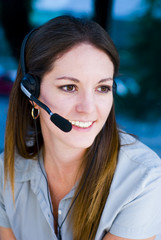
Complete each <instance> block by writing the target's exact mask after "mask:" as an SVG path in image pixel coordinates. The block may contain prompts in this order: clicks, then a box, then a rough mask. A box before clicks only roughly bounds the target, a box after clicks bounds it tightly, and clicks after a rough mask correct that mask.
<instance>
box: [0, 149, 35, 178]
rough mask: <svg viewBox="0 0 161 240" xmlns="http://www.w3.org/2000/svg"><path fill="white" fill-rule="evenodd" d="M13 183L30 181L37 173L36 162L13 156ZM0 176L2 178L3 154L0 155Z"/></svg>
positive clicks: (17, 155) (16, 155)
mask: <svg viewBox="0 0 161 240" xmlns="http://www.w3.org/2000/svg"><path fill="white" fill-rule="evenodd" d="M14 169H15V182H21V181H27V180H29V179H32V178H34V177H35V176H36V174H37V173H39V167H38V162H37V160H33V159H26V158H23V157H22V156H20V155H19V154H17V153H16V154H15V158H14ZM0 174H1V177H3V176H4V153H1V154H0Z"/></svg>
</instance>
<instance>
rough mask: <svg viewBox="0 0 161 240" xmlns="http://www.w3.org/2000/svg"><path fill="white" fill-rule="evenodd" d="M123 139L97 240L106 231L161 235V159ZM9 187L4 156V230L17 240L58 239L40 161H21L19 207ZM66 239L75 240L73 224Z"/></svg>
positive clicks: (0, 194) (61, 213)
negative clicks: (6, 229) (12, 234)
mask: <svg viewBox="0 0 161 240" xmlns="http://www.w3.org/2000/svg"><path fill="white" fill-rule="evenodd" d="M121 139H122V140H121V142H122V146H121V149H120V152H119V159H118V164H117V168H116V171H115V174H114V178H113V181H112V184H111V188H110V193H109V196H108V198H107V201H106V204H105V207H104V210H103V213H102V216H101V219H100V223H99V226H98V230H97V233H96V236H95V240H101V239H102V238H103V236H104V235H105V233H106V232H110V233H112V234H114V235H117V236H120V237H124V238H134V239H143V238H149V237H152V236H154V235H158V234H160V233H161V160H160V158H159V157H158V156H157V155H156V154H155V153H154V152H153V151H152V150H150V149H149V148H148V147H146V146H145V145H144V144H142V143H140V142H139V141H137V140H135V139H134V138H133V137H131V136H129V135H127V134H121ZM41 164H42V166H43V160H42V159H41ZM43 170H44V168H43ZM44 171H45V170H44ZM3 183H4V172H3V154H1V157H0V226H3V227H8V228H12V231H13V232H14V235H15V237H16V240H29V239H30V240H37V239H38V240H46V239H48V240H56V239H57V237H56V235H55V232H54V220H53V216H52V213H51V210H50V204H49V199H48V191H47V184H46V180H45V178H44V176H43V174H42V171H41V170H40V167H39V164H38V161H36V160H31V159H23V158H22V157H21V156H18V155H17V156H16V159H15V205H14V204H13V201H12V193H11V188H10V184H9V183H7V185H6V188H5V190H4V186H3ZM75 188H76V186H75V187H74V188H73V189H72V190H71V191H70V192H69V193H68V194H67V195H66V196H65V197H64V198H63V199H62V200H61V201H60V204H59V208H58V223H59V225H61V223H62V222H63V220H64V218H65V216H66V214H67V211H68V209H69V207H70V204H71V200H72V198H73V195H74V192H75ZM61 234H62V239H63V240H72V228H71V226H70V224H69V222H68V221H67V220H66V221H65V222H64V223H63V225H62V229H61ZM160 239H161V238H160ZM158 240H159V235H158Z"/></svg>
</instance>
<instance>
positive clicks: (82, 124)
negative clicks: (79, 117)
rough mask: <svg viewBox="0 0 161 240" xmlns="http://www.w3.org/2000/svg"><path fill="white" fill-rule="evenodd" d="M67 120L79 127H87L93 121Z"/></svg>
mask: <svg viewBox="0 0 161 240" xmlns="http://www.w3.org/2000/svg"><path fill="white" fill-rule="evenodd" d="M69 122H70V123H71V124H72V125H73V126H76V127H80V128H89V127H90V126H91V125H92V124H93V122H81V121H71V120H69Z"/></svg>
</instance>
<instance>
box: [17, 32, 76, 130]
mask: <svg viewBox="0 0 161 240" xmlns="http://www.w3.org/2000/svg"><path fill="white" fill-rule="evenodd" d="M36 30H37V28H35V29H33V30H31V31H30V32H29V33H28V34H27V35H26V37H25V38H24V40H23V42H22V45H21V52H20V62H21V69H22V75H23V77H22V79H21V83H20V87H21V90H22V92H23V93H24V94H25V95H26V96H27V97H28V98H29V99H30V100H32V101H34V102H35V103H36V104H37V105H38V106H40V107H41V108H43V109H44V110H45V111H46V112H47V113H48V114H49V115H50V120H51V121H52V122H53V123H54V124H55V125H56V126H57V127H58V128H59V129H61V130H62V131H64V132H70V131H71V130H72V124H71V123H70V122H69V121H68V120H67V119H65V118H63V117H62V116H60V115H58V114H57V113H53V112H52V111H51V110H50V109H49V108H48V107H47V106H46V105H45V104H44V103H42V102H41V101H39V100H38V97H39V95H40V79H39V77H37V76H34V75H31V74H29V73H26V64H25V50H26V44H27V42H28V40H29V38H30V37H31V35H32V34H33V33H34V32H35V31H36Z"/></svg>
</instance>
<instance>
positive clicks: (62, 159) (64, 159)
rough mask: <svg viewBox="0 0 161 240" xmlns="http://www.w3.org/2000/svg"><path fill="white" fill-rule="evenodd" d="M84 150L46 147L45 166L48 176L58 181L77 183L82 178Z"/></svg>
mask: <svg viewBox="0 0 161 240" xmlns="http://www.w3.org/2000/svg"><path fill="white" fill-rule="evenodd" d="M84 152H85V150H84V149H70V148H67V147H66V148H65V147H60V146H59V147H57V146H53V145H48V146H44V153H43V155H44V166H45V170H46V172H47V175H49V176H52V179H53V178H54V179H55V180H57V181H61V182H73V183H74V182H75V181H77V180H78V178H79V177H80V172H81V171H80V168H81V164H82V159H83V155H84Z"/></svg>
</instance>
